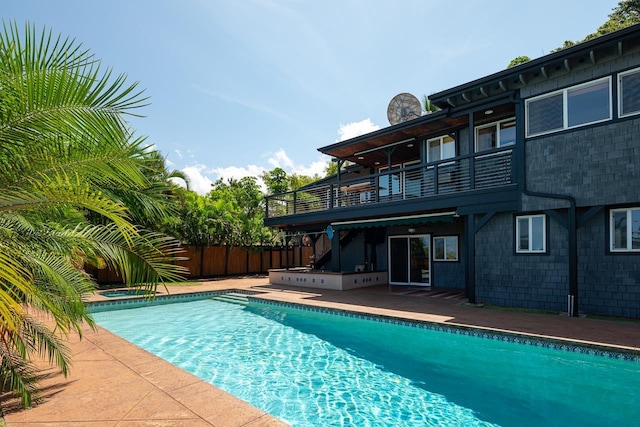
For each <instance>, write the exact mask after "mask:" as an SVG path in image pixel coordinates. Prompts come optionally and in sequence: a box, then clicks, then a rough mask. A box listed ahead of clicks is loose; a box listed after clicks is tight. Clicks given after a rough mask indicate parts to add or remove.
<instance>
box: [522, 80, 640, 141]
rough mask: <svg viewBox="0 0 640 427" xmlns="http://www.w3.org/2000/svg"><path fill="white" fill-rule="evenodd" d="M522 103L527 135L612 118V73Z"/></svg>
mask: <svg viewBox="0 0 640 427" xmlns="http://www.w3.org/2000/svg"><path fill="white" fill-rule="evenodd" d="M634 101H635V100H634ZM635 102H638V101H635ZM525 105H526V111H527V113H526V115H527V136H534V135H541V134H545V133H549V132H554V131H559V130H564V129H570V128H573V127H577V126H583V125H588V124H591V123H597V122H601V121H604V120H611V119H612V114H611V111H612V107H611V77H605V78H603V79H598V80H594V81H592V82H589V83H584V84H581V85H576V86H572V87H570V88H567V89H563V90H559V91H556V92H552V93H550V94H546V95H542V96H538V97H535V98H531V99H528V100H527V101H526V102H525Z"/></svg>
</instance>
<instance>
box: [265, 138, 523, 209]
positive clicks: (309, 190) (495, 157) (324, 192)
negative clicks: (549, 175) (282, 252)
mask: <svg viewBox="0 0 640 427" xmlns="http://www.w3.org/2000/svg"><path fill="white" fill-rule="evenodd" d="M513 151H514V147H513V146H509V147H503V148H496V149H493V150H488V151H483V152H482V153H472V154H466V155H462V156H458V157H453V158H449V159H443V160H439V161H436V162H430V163H421V164H416V165H410V166H407V167H403V168H397V169H391V170H385V171H384V172H379V173H374V174H369V175H364V176H362V177H356V178H350V179H346V180H341V181H336V182H332V183H326V184H317V185H311V186H308V187H304V188H300V189H298V190H295V191H289V192H286V193H280V194H275V195H271V196H267V197H266V215H267V217H268V218H274V217H279V216H287V215H296V214H301V213H310V212H317V211H326V210H332V209H342V208H345V207H354V206H361V205H372V204H380V203H387V202H390V201H397V200H404V199H415V198H424V197H432V196H435V195H441V194H452V193H457V192H461V191H472V190H481V189H486V188H492V187H499V186H504V185H508V184H512V183H513V182H514V171H513V170H512V169H513V168H512V165H513V163H514V161H513ZM471 169H473V171H474V173H473V174H471V173H470V170H471Z"/></svg>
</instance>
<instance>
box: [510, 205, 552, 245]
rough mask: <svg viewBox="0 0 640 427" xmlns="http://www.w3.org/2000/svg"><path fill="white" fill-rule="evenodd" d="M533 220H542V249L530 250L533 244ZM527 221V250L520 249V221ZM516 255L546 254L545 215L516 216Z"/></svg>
mask: <svg viewBox="0 0 640 427" xmlns="http://www.w3.org/2000/svg"><path fill="white" fill-rule="evenodd" d="M533 218H542V249H532V248H531V245H532V244H533V238H532V236H533ZM521 219H527V232H528V233H529V247H528V248H527V249H521V248H520V220H521ZM515 244H516V253H518V254H543V253H546V252H547V216H546V215H545V214H537V215H516V238H515Z"/></svg>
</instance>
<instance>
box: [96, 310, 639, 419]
mask: <svg viewBox="0 0 640 427" xmlns="http://www.w3.org/2000/svg"><path fill="white" fill-rule="evenodd" d="M94 317H95V319H96V321H97V323H98V324H100V325H101V326H103V327H105V328H106V329H108V330H110V331H112V332H114V333H116V334H118V335H120V336H122V337H123V338H125V339H127V340H129V341H131V342H133V343H135V344H137V345H138V346H140V347H142V348H145V349H146V350H148V351H150V352H152V353H154V354H156V355H158V356H159V357H162V358H164V359H165V360H167V361H169V362H171V363H173V364H174V365H176V366H179V367H180V368H182V369H185V370H187V371H189V372H192V373H193V374H195V375H197V376H199V377H200V378H202V379H204V380H206V381H209V382H210V383H212V384H214V385H215V386H217V387H219V388H221V389H223V390H225V391H227V392H229V393H231V394H233V395H235V396H237V397H239V398H241V399H243V400H245V401H247V402H249V403H251V404H252V405H254V406H256V407H258V408H260V409H262V410H264V411H266V412H268V413H270V414H272V415H274V416H276V417H278V418H280V419H282V420H284V421H286V422H288V423H289V424H291V425H292V426H422V425H424V426H430V425H433V426H493V425H501V426H540V425H545V426H549V425H558V426H560V425H563V426H565V425H580V426H607V425H612V426H613V425H615V426H631V425H637V423H638V420H639V419H640V393H638V390H640V363H638V362H637V361H628V360H620V359H614V358H608V357H602V356H597V355H589V354H583V353H580V352H570V351H561V350H557V349H552V348H545V347H536V346H531V345H523V344H517V343H513V342H509V341H502V340H499V339H487V338H481V337H477V336H468V335H463V334H453V333H450V332H443V331H437V330H430V329H425V328H421V327H411V326H406V325H405V324H393V323H388V322H380V321H375V320H369V319H364V318H361V317H348V316H344V315H336V314H332V313H327V312H319V311H310V310H304V309H299V308H295V307H288V306H283V305H274V304H269V303H262V302H251V303H249V304H248V305H246V306H244V305H239V304H231V303H226V302H221V301H216V300H212V299H207V300H200V301H192V302H186V303H175V304H167V305H157V306H148V307H141V308H135V309H128V310H117V311H104V312H98V313H94Z"/></svg>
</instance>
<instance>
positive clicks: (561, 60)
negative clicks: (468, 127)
mask: <svg viewBox="0 0 640 427" xmlns="http://www.w3.org/2000/svg"><path fill="white" fill-rule="evenodd" d="M638 51H640V24H636V25H632V26H630V27H627V28H624V29H622V30H619V31H615V32H612V33H609V34H605V35H604V36H600V37H597V38H594V39H591V40H589V41H586V42H582V43H578V44H576V45H574V46H572V47H568V48H565V49H561V50H559V51H557V52H554V53H551V54H549V55H545V56H542V57H540V58H536V59H533V60H531V61H528V62H525V63H523V64H520V65H518V66H515V67H512V68H508V69H506V70H502V71H500V72H497V73H494V74H491V75H489V76H486V77H483V78H480V79H477V80H474V81H471V82H469V83H465V84H463V85H460V86H456V87H454V88H451V89H448V90H445V91H442V92H437V93H434V94H431V95H429V99H430V100H431V102H432V103H434V104H435V105H437V106H438V107H440V108H453V109H455V108H458V107H464V106H466V105H469V104H472V103H475V102H478V101H481V100H483V99H488V98H491V97H492V96H495V95H498V94H500V93H502V94H504V93H508V92H513V91H515V90H518V89H521V88H523V87H525V86H527V85H530V84H533V83H536V84H538V83H540V82H543V81H545V80H547V79H551V78H555V77H557V76H560V75H563V74H567V73H570V72H573V71H575V70H578V69H584V68H589V67H592V66H594V65H596V64H599V63H602V62H605V61H608V60H610V59H614V58H618V57H621V56H623V55H627V54H629V53H633V52H638Z"/></svg>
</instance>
